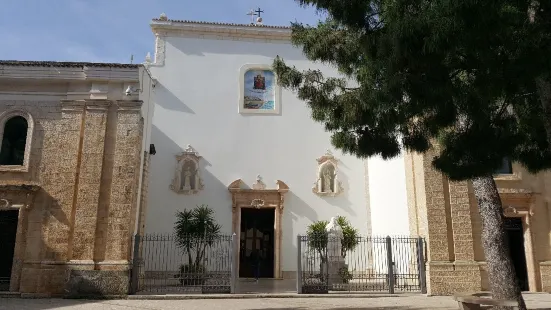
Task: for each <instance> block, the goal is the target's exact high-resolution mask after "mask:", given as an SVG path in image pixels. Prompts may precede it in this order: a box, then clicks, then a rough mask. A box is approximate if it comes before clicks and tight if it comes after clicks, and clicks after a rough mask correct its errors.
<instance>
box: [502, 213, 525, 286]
mask: <svg viewBox="0 0 551 310" xmlns="http://www.w3.org/2000/svg"><path fill="white" fill-rule="evenodd" d="M505 232H506V233H507V239H509V249H510V253H511V258H512V259H513V266H515V271H516V273H517V279H518V281H519V285H520V289H521V290H522V291H528V289H529V288H528V270H527V268H526V252H525V251H524V230H523V229H522V219H520V218H518V217H510V218H505Z"/></svg>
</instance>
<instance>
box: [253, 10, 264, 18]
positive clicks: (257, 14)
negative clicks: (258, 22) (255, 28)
mask: <svg viewBox="0 0 551 310" xmlns="http://www.w3.org/2000/svg"><path fill="white" fill-rule="evenodd" d="M254 12H255V13H256V16H258V17H260V13H264V11H262V10H261V9H260V8H258V9H256V11H254Z"/></svg>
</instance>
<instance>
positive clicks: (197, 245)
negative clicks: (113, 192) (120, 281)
mask: <svg viewBox="0 0 551 310" xmlns="http://www.w3.org/2000/svg"><path fill="white" fill-rule="evenodd" d="M134 238H135V242H134V253H135V254H134V262H133V269H132V279H131V293H183V294H190V293H200V294H201V293H202V294H205V293H231V292H232V285H233V283H235V281H232V262H233V256H232V253H235V250H234V247H235V245H236V240H234V238H235V237H234V236H231V235H221V236H216V237H202V238H200V237H199V238H198V237H184V238H177V237H176V236H175V235H171V234H148V235H144V236H135V237H134Z"/></svg>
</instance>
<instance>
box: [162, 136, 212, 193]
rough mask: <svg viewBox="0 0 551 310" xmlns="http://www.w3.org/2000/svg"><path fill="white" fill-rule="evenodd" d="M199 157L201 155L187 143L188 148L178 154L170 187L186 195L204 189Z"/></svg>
mask: <svg viewBox="0 0 551 310" xmlns="http://www.w3.org/2000/svg"><path fill="white" fill-rule="evenodd" d="M199 159H201V156H199V154H198V153H197V152H196V151H195V150H194V149H193V148H192V147H191V145H187V147H186V149H185V150H184V151H183V152H182V153H181V154H178V155H176V160H177V169H176V173H175V177H174V179H173V180H172V184H171V185H170V189H172V190H173V191H175V192H177V193H179V194H185V195H191V194H196V193H198V192H199V191H200V190H202V189H203V187H204V185H203V180H202V179H201V175H200V173H199V172H200V171H199Z"/></svg>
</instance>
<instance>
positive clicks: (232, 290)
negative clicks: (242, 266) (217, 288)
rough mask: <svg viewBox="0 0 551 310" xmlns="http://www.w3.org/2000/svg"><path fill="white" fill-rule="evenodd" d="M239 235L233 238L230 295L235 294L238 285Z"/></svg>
mask: <svg viewBox="0 0 551 310" xmlns="http://www.w3.org/2000/svg"><path fill="white" fill-rule="evenodd" d="M237 242H238V240H237V234H236V233H233V235H232V236H231V248H232V250H231V251H232V253H231V275H230V294H235V289H236V285H237V254H238V253H237V251H238V249H237Z"/></svg>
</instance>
